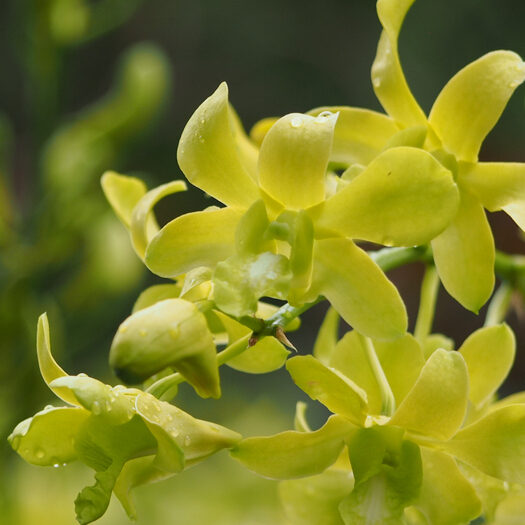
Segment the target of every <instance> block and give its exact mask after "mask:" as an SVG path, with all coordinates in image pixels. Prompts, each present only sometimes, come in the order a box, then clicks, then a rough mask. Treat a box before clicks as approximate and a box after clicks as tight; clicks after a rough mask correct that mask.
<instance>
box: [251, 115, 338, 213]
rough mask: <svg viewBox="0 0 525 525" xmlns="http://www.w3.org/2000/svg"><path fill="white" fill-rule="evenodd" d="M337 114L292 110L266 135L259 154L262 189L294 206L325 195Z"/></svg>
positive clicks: (303, 204) (301, 205)
mask: <svg viewBox="0 0 525 525" xmlns="http://www.w3.org/2000/svg"><path fill="white" fill-rule="evenodd" d="M336 120H337V114H332V113H328V114H322V115H319V116H318V117H312V116H309V115H302V114H300V113H292V114H290V115H286V116H284V117H282V118H281V119H279V120H278V121H277V122H276V123H275V124H274V125H273V126H272V127H271V129H270V130H269V131H268V133H267V134H266V136H265V137H264V140H263V143H262V145H261V151H260V153H259V163H258V171H259V182H260V185H261V188H262V189H263V190H264V191H265V192H266V193H268V195H270V197H273V198H274V199H276V200H277V201H278V202H280V203H281V204H284V205H285V206H286V207H287V208H290V209H304V208H308V207H310V206H313V205H315V204H318V203H319V202H321V201H322V200H323V199H324V198H325V178H326V167H327V165H328V159H329V157H330V152H331V149H332V138H333V132H334V127H335V123H336Z"/></svg>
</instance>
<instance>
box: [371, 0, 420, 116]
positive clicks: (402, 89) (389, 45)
mask: <svg viewBox="0 0 525 525" xmlns="http://www.w3.org/2000/svg"><path fill="white" fill-rule="evenodd" d="M413 3H414V0H378V2H377V14H378V15H379V20H380V21H381V24H382V25H383V28H384V31H383V33H382V34H381V38H380V39H379V44H378V46H377V53H376V57H375V60H374V63H373V64H372V85H373V87H374V91H375V94H376V96H377V98H378V99H379V101H380V102H381V105H382V106H383V107H384V108H385V110H386V112H387V113H388V114H389V115H390V116H392V117H393V118H394V119H395V120H397V121H398V122H400V123H402V124H403V125H405V126H416V125H418V124H424V125H426V117H425V114H424V113H423V110H422V109H421V108H420V107H419V105H418V103H417V102H416V99H415V98H414V95H412V93H411V91H410V88H409V87H408V84H407V81H406V79H405V75H404V73H403V70H402V69H401V64H400V62H399V55H398V51H397V40H398V37H399V32H400V30H401V25H402V24H403V20H404V18H405V15H406V13H407V12H408V10H409V9H410V6H411V5H412V4H413Z"/></svg>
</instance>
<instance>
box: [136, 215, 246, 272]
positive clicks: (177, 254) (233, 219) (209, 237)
mask: <svg viewBox="0 0 525 525" xmlns="http://www.w3.org/2000/svg"><path fill="white" fill-rule="evenodd" d="M240 217H241V212H240V211H237V210H234V209H233V208H220V209H214V210H205V211H198V212H194V213H187V214H186V215H182V216H180V217H177V218H176V219H174V220H172V221H171V222H169V223H168V224H166V226H164V227H163V228H162V229H161V230H160V231H159V233H158V234H157V235H155V237H153V239H152V240H151V242H150V243H149V245H148V248H147V250H146V255H145V262H146V265H147V266H148V268H149V269H150V270H151V271H152V272H153V273H156V274H157V275H160V276H161V277H175V276H177V275H180V274H182V273H185V272H188V271H189V270H192V269H193V268H195V267H197V266H209V267H213V266H215V265H216V264H217V263H218V262H219V261H223V260H224V259H227V258H228V257H229V256H230V255H233V253H234V251H235V229H236V227H237V223H238V221H239V219H240Z"/></svg>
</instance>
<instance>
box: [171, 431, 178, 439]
mask: <svg viewBox="0 0 525 525" xmlns="http://www.w3.org/2000/svg"><path fill="white" fill-rule="evenodd" d="M178 435H179V433H178V432H177V431H176V430H174V431H173V432H172V433H171V436H172V437H174V438H176V437H177V436H178Z"/></svg>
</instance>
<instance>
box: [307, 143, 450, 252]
mask: <svg viewBox="0 0 525 525" xmlns="http://www.w3.org/2000/svg"><path fill="white" fill-rule="evenodd" d="M457 205H458V190H457V187H456V184H455V183H454V180H453V178H452V175H451V173H450V171H448V170H447V169H445V168H444V167H443V166H442V165H441V164H440V163H439V162H438V161H437V160H436V159H435V158H434V157H433V156H432V155H430V153H427V152H426V151H423V150H421V149H417V148H411V147H407V146H403V147H398V148H392V149H389V150H386V151H385V152H384V153H382V154H381V155H379V156H378V157H376V158H375V159H374V160H373V161H372V162H371V163H370V164H369V165H368V167H367V168H366V169H365V171H363V173H361V174H360V175H359V176H357V177H356V178H355V179H354V180H353V181H352V182H350V183H349V184H348V185H347V186H346V187H345V188H344V189H342V190H341V191H339V192H338V193H336V194H335V195H334V196H333V197H331V198H330V199H328V200H327V201H326V202H325V203H324V205H321V206H319V207H318V209H316V208H314V209H312V211H311V213H312V215H314V217H313V219H314V225H315V228H316V230H317V234H318V236H330V235H334V232H336V233H339V234H341V235H344V236H346V237H351V238H354V239H364V240H367V241H372V242H377V243H379V244H384V245H395V246H414V245H417V244H425V243H427V242H428V241H430V240H431V239H432V238H434V237H435V236H436V235H438V234H439V233H441V232H442V231H443V230H444V229H445V228H446V227H447V226H448V224H449V223H450V221H451V220H452V218H453V217H454V215H455V214H456V211H457ZM315 215H317V218H316V217H315Z"/></svg>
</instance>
